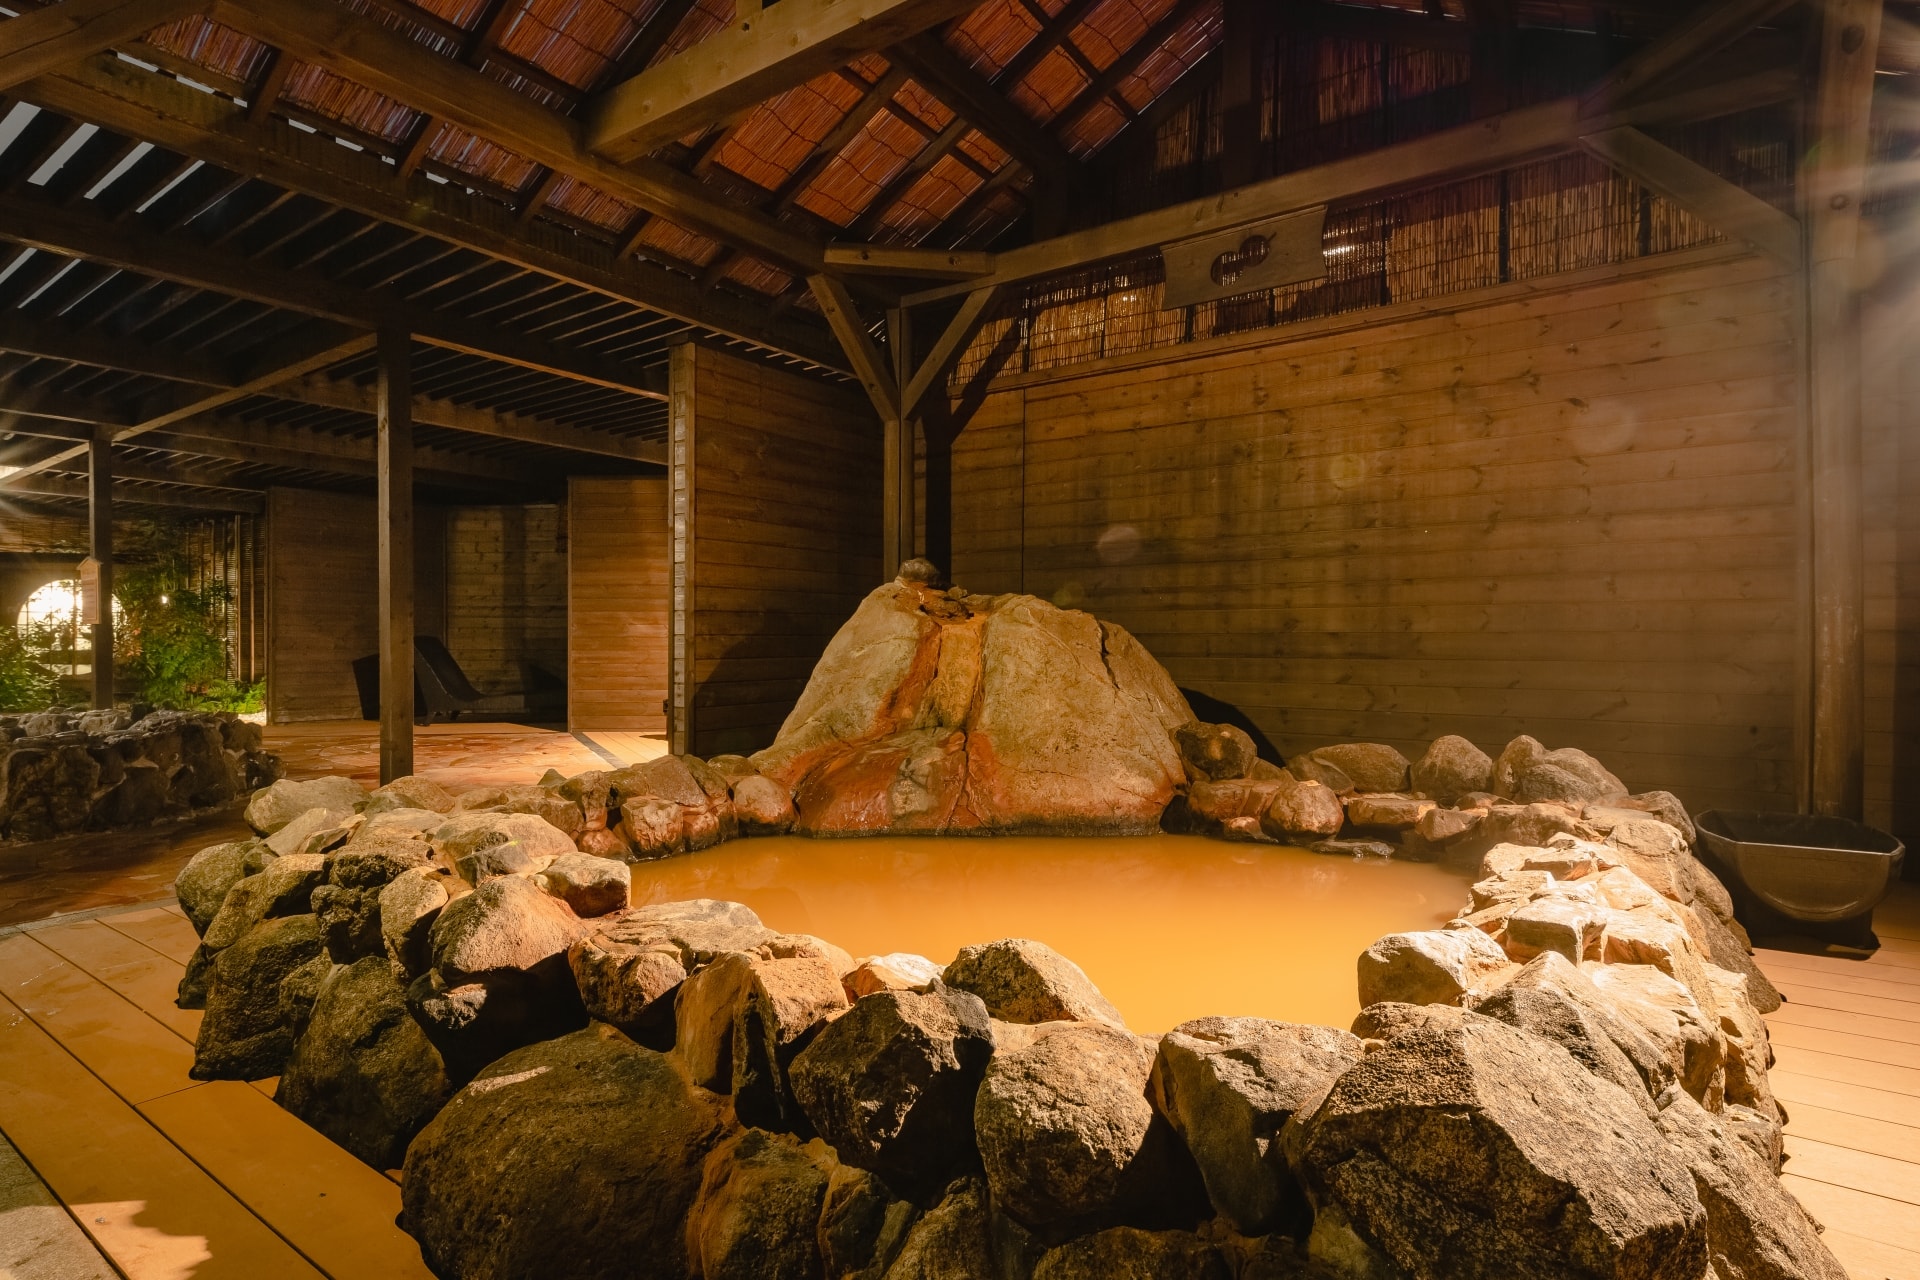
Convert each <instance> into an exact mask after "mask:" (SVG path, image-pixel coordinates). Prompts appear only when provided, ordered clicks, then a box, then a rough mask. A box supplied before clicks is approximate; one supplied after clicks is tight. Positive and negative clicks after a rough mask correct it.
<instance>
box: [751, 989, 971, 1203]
mask: <svg viewBox="0 0 1920 1280" xmlns="http://www.w3.org/2000/svg"><path fill="white" fill-rule="evenodd" d="M992 1056H993V1033H992V1031H991V1029H990V1028H989V1026H988V1021H987V1010H986V1006H985V1005H983V1004H981V1002H980V998H979V997H978V996H975V995H971V994H969V993H967V992H964V991H948V990H941V991H933V992H929V993H927V994H924V995H922V994H917V993H914V992H908V991H883V992H880V993H878V994H876V995H870V996H866V997H864V998H862V999H861V1000H859V1001H857V1002H856V1003H855V1004H854V1006H853V1007H852V1008H851V1009H849V1010H848V1011H847V1012H846V1013H843V1014H841V1015H840V1016H839V1017H838V1018H836V1019H834V1020H833V1021H832V1022H830V1023H828V1024H827V1026H826V1027H825V1028H824V1029H822V1030H821V1032H820V1033H819V1034H818V1035H817V1036H815V1037H814V1039H813V1042H812V1043H811V1044H809V1045H808V1046H807V1047H806V1048H805V1049H804V1050H802V1051H801V1052H800V1054H799V1055H798V1056H797V1057H796V1058H794V1060H793V1063H792V1065H791V1066H790V1067H789V1069H788V1073H787V1077H788V1081H789V1083H790V1084H791V1086H792V1089H793V1092H794V1096H795V1097H797V1098H798V1099H799V1102H800V1106H801V1108H802V1109H803V1110H804V1111H805V1113H806V1117H807V1119H808V1121H809V1122H811V1123H812V1125H813V1128H814V1130H815V1132H817V1133H818V1134H819V1135H820V1136H821V1137H823V1138H825V1139H826V1140H827V1142H828V1143H829V1144H831V1145H832V1147H833V1149H834V1151H835V1152H836V1153H837V1154H838V1155H839V1157H840V1159H841V1161H842V1162H844V1163H846V1164H850V1165H853V1166H855V1167H857V1168H861V1169H866V1170H868V1171H870V1172H872V1173H877V1174H879V1175H880V1176H881V1177H882V1178H884V1179H886V1181H887V1183H888V1184H889V1185H890V1186H892V1187H894V1188H895V1189H896V1190H898V1191H900V1192H902V1193H903V1194H906V1195H908V1196H910V1197H912V1198H915V1199H924V1198H925V1197H927V1196H928V1195H930V1194H932V1193H933V1192H935V1191H937V1190H939V1189H940V1188H941V1187H942V1186H944V1185H945V1183H946V1180H947V1179H948V1178H949V1177H951V1176H952V1174H953V1173H955V1172H957V1171H959V1170H961V1169H964V1168H965V1167H966V1166H968V1165H970V1164H972V1163H973V1162H974V1160H975V1159H976V1158H977V1157H976V1154H975V1145H974V1134H973V1104H974V1095H975V1093H977V1092H978V1090H979V1087H980V1079H981V1077H982V1075H983V1074H984V1073H985V1071H986V1067H987V1060H988V1059H989V1058H991V1057H992Z"/></svg>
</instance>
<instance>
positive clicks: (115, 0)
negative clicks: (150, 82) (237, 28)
mask: <svg viewBox="0 0 1920 1280" xmlns="http://www.w3.org/2000/svg"><path fill="white" fill-rule="evenodd" d="M204 4H205V0H65V2H64V3H61V4H56V5H49V6H48V7H47V8H45V9H36V10H34V11H33V12H31V13H23V14H21V15H20V16H19V17H17V18H8V19H6V20H5V21H4V22H0V92H3V91H5V90H8V89H11V88H13V87H14V86H15V85H18V84H25V83H26V82H27V81H29V80H32V79H34V78H35V77H36V76H43V75H45V74H47V73H48V72H50V71H58V70H59V69H60V68H61V67H64V66H67V65H69V64H71V63H75V62H78V61H80V60H81V59H82V58H86V57H90V56H92V55H93V54H96V53H100V52H101V51H103V50H106V49H111V48H114V47H115V46H116V45H122V44H128V43H131V42H132V41H134V40H135V39H137V38H139V37H140V36H143V35H145V34H146V33H147V32H149V31H151V30H153V29H154V28H155V27H162V26H165V25H166V24H168V23H169V22H173V21H176V20H177V19H180V18H183V17H185V16H187V15H188V14H190V13H194V12H196V11H197V10H199V9H201V8H203V7H204Z"/></svg>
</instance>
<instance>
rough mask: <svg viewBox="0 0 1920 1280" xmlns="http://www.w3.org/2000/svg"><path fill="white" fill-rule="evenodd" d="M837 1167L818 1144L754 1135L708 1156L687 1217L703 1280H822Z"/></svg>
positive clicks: (692, 1255) (693, 1258)
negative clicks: (823, 1220)
mask: <svg viewBox="0 0 1920 1280" xmlns="http://www.w3.org/2000/svg"><path fill="white" fill-rule="evenodd" d="M833 1167H834V1161H833V1157H832V1155H831V1153H829V1152H827V1151H825V1150H824V1149H823V1144H822V1143H820V1142H819V1141H818V1140H817V1139H816V1140H815V1141H813V1142H811V1143H808V1144H806V1145H804V1146H803V1145H802V1144H801V1143H800V1142H799V1140H798V1139H796V1138H794V1137H792V1136H790V1135H788V1134H784V1133H768V1132H766V1131H765V1130H764V1129H748V1130H746V1131H744V1132H742V1133H740V1134H738V1135H737V1136H735V1137H733V1138H730V1139H728V1140H727V1141H725V1142H723V1143H721V1144H720V1145H719V1146H718V1147H715V1148H714V1150H713V1153H712V1154H711V1155H709V1156H708V1157H707V1163H706V1169H705V1171H704V1173H703V1175H702V1178H701V1183H700V1196H699V1199H697V1200H696V1201H695V1202H694V1205H693V1211H692V1213H691V1214H690V1215H689V1216H688V1218H687V1253H688V1255H689V1261H690V1263H691V1264H692V1265H691V1269H690V1274H691V1275H694V1276H697V1277H699V1278H700V1280H818V1277H819V1276H820V1251H819V1243H818V1240H817V1238H816V1236H817V1232H818V1230H819V1225H820V1212H821V1209H822V1207H823V1206H824V1205H825V1202H826V1198H827V1180H828V1177H829V1175H830V1172H831V1170H832V1169H833Z"/></svg>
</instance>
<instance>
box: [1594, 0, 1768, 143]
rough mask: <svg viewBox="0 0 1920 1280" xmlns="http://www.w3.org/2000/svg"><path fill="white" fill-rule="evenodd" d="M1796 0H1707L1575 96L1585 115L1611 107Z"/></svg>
mask: <svg viewBox="0 0 1920 1280" xmlns="http://www.w3.org/2000/svg"><path fill="white" fill-rule="evenodd" d="M1794 3H1795V0H1719V3H1714V2H1713V0H1708V2H1707V3H1706V4H1703V5H1701V6H1700V7H1699V8H1698V9H1696V10H1695V11H1694V12H1693V13H1692V14H1690V15H1689V16H1688V17H1687V18H1686V19H1684V20H1683V21H1681V22H1680V23H1679V24H1678V25H1677V26H1675V27H1674V28H1673V29H1672V30H1671V31H1668V32H1667V33H1666V34H1665V35H1663V36H1661V37H1660V38H1659V39H1658V40H1655V41H1654V42H1653V43H1652V44H1649V45H1647V46H1646V47H1645V48H1643V49H1641V50H1640V51H1639V52H1637V53H1635V54H1634V55H1633V56H1632V57H1630V58H1628V59H1627V60H1626V61H1625V62H1622V63H1621V64H1620V65H1619V66H1617V67H1615V68H1614V69H1613V70H1612V71H1610V72H1608V73H1607V74H1606V76H1604V77H1603V78H1602V79H1601V81H1600V83H1599V84H1597V85H1595V86H1594V87H1593V88H1592V89H1591V90H1589V91H1588V92H1587V93H1586V94H1584V95H1582V97H1581V101H1580V108H1581V112H1582V114H1584V115H1589V116H1592V115H1599V114H1602V113H1604V112H1608V111H1616V110H1619V109H1620V108H1622V107H1623V106H1625V105H1626V104H1628V103H1630V102H1632V101H1633V100H1634V99H1635V98H1637V97H1640V96H1642V95H1644V94H1645V93H1646V92H1647V91H1648V89H1649V88H1650V87H1651V86H1654V85H1657V84H1659V83H1660V82H1661V81H1663V80H1666V79H1668V78H1670V77H1672V76H1673V75H1674V74H1675V73H1677V72H1679V71H1680V70H1681V69H1682V68H1684V67H1687V66H1689V65H1691V64H1693V63H1696V62H1699V61H1700V60H1702V59H1704V58H1707V57H1710V56H1711V55H1713V54H1715V53H1718V52H1720V51H1721V50H1722V49H1725V48H1726V47H1727V46H1728V45H1730V44H1732V43H1733V42H1734V41H1735V40H1738V39H1739V38H1740V37H1741V36H1743V35H1745V34H1747V32H1749V31H1751V30H1753V28H1755V27H1757V26H1759V25H1760V24H1761V23H1763V22H1766V21H1768V20H1769V19H1772V18H1774V17H1777V16H1778V15H1780V14H1781V13H1783V12H1785V11H1786V10H1787V9H1789V8H1791V7H1792V6H1793V4H1794Z"/></svg>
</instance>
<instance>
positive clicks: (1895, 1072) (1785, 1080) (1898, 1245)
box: [1759, 882, 1920, 1280]
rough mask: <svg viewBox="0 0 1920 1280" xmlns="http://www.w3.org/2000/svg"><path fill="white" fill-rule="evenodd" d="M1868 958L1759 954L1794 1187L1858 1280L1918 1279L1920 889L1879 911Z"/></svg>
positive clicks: (1906, 889)
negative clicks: (1778, 1001) (1775, 999)
mask: <svg viewBox="0 0 1920 1280" xmlns="http://www.w3.org/2000/svg"><path fill="white" fill-rule="evenodd" d="M1874 931H1875V932H1877V933H1878V934H1879V935H1880V944H1881V945H1880V950H1879V951H1878V952H1877V953H1876V954H1875V955H1874V956H1873V957H1872V958H1871V959H1868V960H1852V959H1838V958H1833V957H1828V956H1820V955H1807V954H1803V953H1800V952H1797V951H1776V950H1762V951H1761V952H1760V953H1759V960H1760V964H1761V967H1762V968H1764V969H1765V970H1766V972H1767V976H1768V977H1770V978H1772V979H1773V981H1774V984H1775V985H1776V986H1778V987H1779V988H1780V991H1781V994H1783V995H1785V996H1786V997H1787V1003H1786V1004H1785V1005H1784V1006H1782V1007H1781V1009H1780V1010H1779V1012H1777V1013H1774V1014H1772V1015H1771V1016H1769V1017H1768V1018H1767V1026H1768V1027H1769V1028H1770V1029H1771V1031H1772V1034H1773V1047H1774V1054H1775V1063H1774V1068H1773V1072H1772V1078H1773V1089H1774V1092H1775V1093H1776V1094H1778V1095H1779V1097H1780V1100H1781V1101H1782V1102H1783V1103H1785V1104H1786V1107H1787V1113H1788V1123H1787V1156H1788V1160H1787V1171H1786V1174H1785V1180H1786V1184H1787V1186H1788V1187H1789V1188H1791V1189H1792V1191H1793V1194H1794V1195H1796V1196H1798V1197H1800V1201H1801V1203H1803V1204H1805V1205H1806V1206H1807V1208H1808V1209H1810V1210H1812V1211H1813V1215H1814V1216H1815V1217H1816V1218H1818V1219H1819V1220H1820V1221H1821V1222H1823V1223H1825V1224H1826V1228H1827V1232H1826V1236H1825V1239H1826V1242H1827V1244H1828V1246H1829V1247H1830V1248H1831V1249H1832V1250H1833V1251H1834V1253H1835V1254H1837V1255H1838V1256H1839V1258H1840V1260H1841V1261H1842V1262H1844V1263H1846V1265H1847V1270H1848V1271H1849V1272H1851V1273H1852V1274H1853V1277H1854V1280H1869V1278H1870V1280H1920V885H1916V884H1914V883H1912V882H1908V883H1906V884H1903V885H1901V886H1899V888H1898V889H1896V890H1895V892H1894V895H1893V896H1892V898H1890V899H1889V900H1888V901H1887V902H1886V903H1885V904H1883V905H1882V906H1881V908H1880V910H1879V911H1877V912H1876V913H1875V915H1874Z"/></svg>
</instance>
